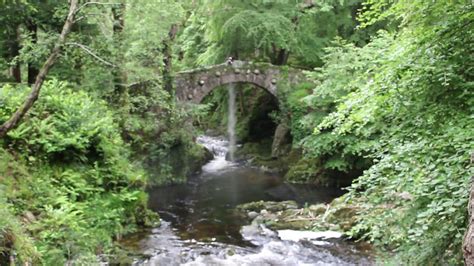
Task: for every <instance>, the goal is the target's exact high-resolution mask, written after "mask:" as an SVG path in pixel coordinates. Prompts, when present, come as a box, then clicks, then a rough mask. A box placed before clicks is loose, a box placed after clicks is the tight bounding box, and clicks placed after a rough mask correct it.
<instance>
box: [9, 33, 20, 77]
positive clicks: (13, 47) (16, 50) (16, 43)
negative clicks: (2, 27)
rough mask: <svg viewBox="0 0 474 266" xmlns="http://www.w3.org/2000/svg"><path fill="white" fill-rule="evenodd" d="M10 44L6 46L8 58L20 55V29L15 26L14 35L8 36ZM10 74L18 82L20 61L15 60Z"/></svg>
mask: <svg viewBox="0 0 474 266" xmlns="http://www.w3.org/2000/svg"><path fill="white" fill-rule="evenodd" d="M9 42H10V45H9V47H8V50H9V55H8V57H9V59H14V58H15V57H17V56H19V55H20V30H19V27H17V29H16V31H15V34H14V36H12V38H10V40H9ZM10 72H11V73H10V74H11V76H12V77H13V79H14V80H15V82H18V83H20V82H21V68H20V62H19V61H18V60H17V62H16V63H15V65H13V66H12V67H11V69H10Z"/></svg>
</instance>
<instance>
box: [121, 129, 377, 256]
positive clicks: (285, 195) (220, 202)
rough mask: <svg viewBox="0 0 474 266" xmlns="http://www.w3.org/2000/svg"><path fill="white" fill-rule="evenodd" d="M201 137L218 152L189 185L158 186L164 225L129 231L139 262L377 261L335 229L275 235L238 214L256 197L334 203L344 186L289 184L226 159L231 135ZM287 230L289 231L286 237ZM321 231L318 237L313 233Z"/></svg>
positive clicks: (156, 205)
mask: <svg viewBox="0 0 474 266" xmlns="http://www.w3.org/2000/svg"><path fill="white" fill-rule="evenodd" d="M197 142H198V143H200V144H201V145H204V146H205V147H206V148H207V149H209V150H210V151H211V152H212V153H213V154H214V159H213V160H212V161H210V162H209V163H208V164H206V165H204V166H203V167H202V172H201V174H198V175H195V176H193V177H191V178H189V180H188V182H187V183H186V184H182V185H172V186H166V187H159V188H153V189H150V190H149V191H148V192H149V207H150V208H151V209H152V210H154V211H156V212H158V213H159V214H160V217H161V219H162V223H161V225H160V226H159V227H158V228H154V229H150V230H145V231H143V232H140V233H137V234H133V235H131V236H128V237H127V238H126V239H125V240H124V241H123V242H122V243H123V245H124V246H126V247H127V248H128V249H130V250H133V251H134V252H135V253H137V254H141V256H140V257H137V258H136V259H135V260H134V263H133V265H370V264H373V262H372V261H371V259H370V256H369V255H368V252H367V251H366V250H365V249H364V248H363V247H361V246H360V245H356V244H354V243H351V242H347V241H344V240H342V239H341V238H340V236H339V235H337V234H336V233H335V232H328V233H327V234H325V233H314V232H309V231H292V230H284V232H283V231H281V232H275V231H272V230H270V229H267V228H265V227H264V226H258V225H253V224H252V225H249V221H248V220H247V219H244V218H243V217H242V216H241V215H237V214H236V212H235V211H234V208H235V206H237V205H239V204H243V203H248V202H252V201H259V200H264V201H284V200H294V201H296V202H297V203H298V204H300V205H301V206H304V205H305V204H315V203H326V202H329V201H331V200H332V199H333V198H335V197H337V196H340V195H341V194H342V191H341V190H339V189H331V188H318V187H313V186H309V185H294V184H287V183H284V182H283V180H282V176H281V175H279V174H276V173H268V172H265V171H263V170H261V169H259V168H255V167H250V166H246V165H243V164H239V163H233V162H230V161H227V160H226V154H227V152H228V146H229V143H228V141H227V140H225V139H224V138H219V137H209V136H201V137H199V138H198V139H197ZM283 233H284V234H285V235H283ZM314 234H318V235H317V236H315V237H311V236H312V235H314Z"/></svg>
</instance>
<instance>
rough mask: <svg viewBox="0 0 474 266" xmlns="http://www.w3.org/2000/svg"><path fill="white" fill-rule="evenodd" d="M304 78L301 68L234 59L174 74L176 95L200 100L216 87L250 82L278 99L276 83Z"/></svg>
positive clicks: (192, 101) (188, 100)
mask: <svg viewBox="0 0 474 266" xmlns="http://www.w3.org/2000/svg"><path fill="white" fill-rule="evenodd" d="M303 79H304V77H303V74H302V73H301V71H300V70H296V69H289V68H288V67H281V66H274V65H272V64H268V63H253V62H246V61H234V62H233V64H232V65H229V64H220V65H215V66H210V67H207V68H202V69H195V70H190V71H185V72H180V73H178V74H177V75H176V76H175V79H174V82H175V88H176V97H177V99H178V100H179V101H181V102H191V103H200V102H201V101H202V99H203V98H204V97H205V96H206V95H207V94H209V93H210V92H211V91H212V90H214V89H215V88H216V87H219V86H222V85H226V84H231V83H249V84H253V85H255V86H257V87H260V88H262V89H264V90H266V91H267V92H269V93H270V94H272V95H273V96H275V97H276V98H277V99H278V87H279V86H280V85H282V84H291V83H297V82H300V81H302V80H303Z"/></svg>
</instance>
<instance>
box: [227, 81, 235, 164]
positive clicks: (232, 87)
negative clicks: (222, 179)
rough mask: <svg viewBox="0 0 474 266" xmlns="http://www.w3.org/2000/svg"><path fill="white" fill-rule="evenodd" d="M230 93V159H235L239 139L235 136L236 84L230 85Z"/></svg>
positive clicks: (228, 119) (228, 129)
mask: <svg viewBox="0 0 474 266" xmlns="http://www.w3.org/2000/svg"><path fill="white" fill-rule="evenodd" d="M228 86H229V87H228V94H229V104H228V106H229V110H228V112H227V115H228V118H227V134H228V136H229V158H230V161H232V162H233V161H234V160H235V158H234V153H235V148H236V142H237V139H236V137H235V125H236V123H237V118H236V116H235V111H236V109H235V108H236V107H235V84H234V83H231V84H229V85H228Z"/></svg>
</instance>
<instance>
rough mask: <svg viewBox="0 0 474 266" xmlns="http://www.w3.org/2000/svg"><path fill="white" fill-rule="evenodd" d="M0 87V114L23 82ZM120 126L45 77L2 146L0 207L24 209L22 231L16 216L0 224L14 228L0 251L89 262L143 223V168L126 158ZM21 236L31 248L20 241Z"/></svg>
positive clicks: (15, 100) (18, 96)
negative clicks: (1, 203) (10, 239)
mask: <svg viewBox="0 0 474 266" xmlns="http://www.w3.org/2000/svg"><path fill="white" fill-rule="evenodd" d="M0 92H1V94H0V102H1V105H0V114H1V115H0V117H1V118H0V121H2V122H3V121H4V120H5V119H6V118H8V117H9V116H10V115H11V114H12V112H13V111H14V110H15V109H16V108H17V107H18V105H19V104H20V103H21V102H22V99H23V98H24V97H25V94H26V92H28V88H27V87H24V86H16V87H13V86H10V85H6V86H4V87H2V88H1V90H0ZM120 133H121V131H120V128H119V127H118V125H117V123H116V122H114V118H113V115H112V113H111V112H110V111H109V110H108V108H107V107H106V104H105V102H104V101H101V100H94V99H93V98H92V97H90V96H89V95H88V94H87V93H85V92H83V91H77V92H76V91H74V90H73V89H71V85H69V84H67V83H65V82H60V81H57V80H50V81H46V82H45V84H44V87H43V90H42V97H41V98H40V99H39V100H38V101H37V103H36V105H35V108H34V109H33V110H31V111H30V112H29V113H28V115H27V116H26V117H25V118H24V120H23V122H22V123H21V125H20V126H19V127H18V128H16V129H14V130H12V131H11V132H9V134H8V136H7V138H6V139H5V141H4V146H5V147H8V150H9V151H12V152H15V154H16V156H15V157H16V158H13V157H12V156H10V155H9V154H8V151H5V150H3V149H2V150H1V151H2V156H3V157H4V160H2V167H0V177H1V179H2V184H3V185H4V186H5V189H4V194H2V196H3V197H5V199H6V202H7V204H8V205H7V206H8V207H7V209H6V210H5V211H9V210H10V212H11V213H12V215H16V216H22V215H25V217H29V218H27V220H24V222H21V224H22V226H21V227H22V228H24V230H25V232H22V231H18V230H17V229H16V228H15V219H12V220H11V224H10V225H9V226H8V227H6V228H7V229H8V228H11V229H8V230H9V231H8V232H10V233H11V234H13V235H15V237H14V238H13V239H14V240H13V249H12V250H8V251H7V252H11V251H15V252H17V253H19V254H33V253H32V251H31V250H33V251H35V250H37V251H35V252H37V255H35V256H29V255H25V256H23V257H20V259H21V260H22V261H23V262H26V261H28V260H30V259H35V260H39V261H41V263H45V264H53V265H57V264H64V263H66V261H67V260H68V261H75V262H77V263H81V262H82V263H92V262H94V263H95V262H96V260H97V258H96V255H97V252H107V251H108V250H109V249H110V248H112V240H113V238H115V237H120V236H121V235H123V234H125V233H127V232H130V231H132V230H133V229H134V228H135V226H136V225H137V224H146V223H147V218H146V217H147V213H146V211H145V205H144V204H145V203H146V194H145V193H144V192H143V191H142V187H143V185H144V184H145V181H146V180H145V177H146V175H145V173H144V172H143V171H141V170H140V168H139V167H136V166H134V165H133V164H132V163H131V162H130V161H129V154H130V151H129V149H128V148H127V146H126V145H125V143H124V142H123V140H122V138H121V137H120ZM18 151H19V152H21V153H17V152H18ZM26 214H28V215H26ZM17 223H19V222H17ZM25 233H26V234H27V235H31V236H32V237H33V239H34V241H31V240H29V239H30V238H29V237H26V236H24V234H25ZM26 240H29V241H30V242H32V244H33V245H34V249H32V248H30V247H28V246H27V245H26V246H25V247H23V246H22V242H21V241H23V242H24V241H26ZM35 254H36V253H35Z"/></svg>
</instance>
